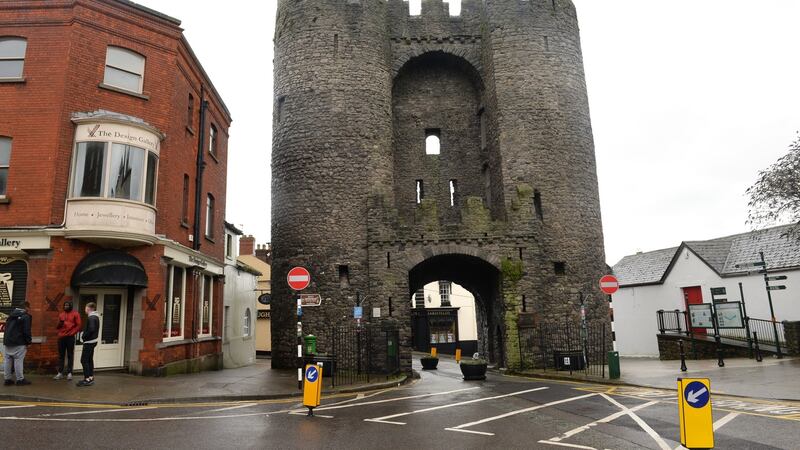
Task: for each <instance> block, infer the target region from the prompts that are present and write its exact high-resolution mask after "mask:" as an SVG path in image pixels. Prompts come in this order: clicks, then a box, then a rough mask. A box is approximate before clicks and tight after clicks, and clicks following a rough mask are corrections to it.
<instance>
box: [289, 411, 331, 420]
mask: <svg viewBox="0 0 800 450" xmlns="http://www.w3.org/2000/svg"><path fill="white" fill-rule="evenodd" d="M289 415H290V416H306V417H308V413H307V412H299V411H289ZM311 417H321V418H323V419H333V416H326V415H324V414H314V415H313V416H311Z"/></svg>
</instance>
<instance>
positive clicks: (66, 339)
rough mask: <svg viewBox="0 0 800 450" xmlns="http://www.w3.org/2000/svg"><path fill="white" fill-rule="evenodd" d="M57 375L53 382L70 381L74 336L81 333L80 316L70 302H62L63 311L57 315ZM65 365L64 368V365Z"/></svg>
mask: <svg viewBox="0 0 800 450" xmlns="http://www.w3.org/2000/svg"><path fill="white" fill-rule="evenodd" d="M56 328H57V329H58V375H56V376H55V377H53V379H54V380H60V379H62V378H64V372H66V374H67V380H71V379H72V367H73V366H74V364H75V363H74V358H75V335H76V334H78V332H79V331H81V315H80V314H78V311H74V310H73V309H72V302H70V301H67V302H64V311H63V312H61V313H59V315H58V326H57V327H56ZM65 363H66V368H65V367H64V364H65Z"/></svg>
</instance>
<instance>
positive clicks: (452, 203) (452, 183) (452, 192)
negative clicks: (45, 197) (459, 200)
mask: <svg viewBox="0 0 800 450" xmlns="http://www.w3.org/2000/svg"><path fill="white" fill-rule="evenodd" d="M457 185H458V183H457V181H456V180H450V206H455V205H456V189H457Z"/></svg>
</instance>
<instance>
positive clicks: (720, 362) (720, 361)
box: [714, 333, 725, 367]
mask: <svg viewBox="0 0 800 450" xmlns="http://www.w3.org/2000/svg"><path fill="white" fill-rule="evenodd" d="M714 340H715V341H716V342H717V365H718V366H720V367H725V361H724V360H723V358H722V354H723V352H722V342H721V341H720V338H719V333H717V334H716V335H715V336H714Z"/></svg>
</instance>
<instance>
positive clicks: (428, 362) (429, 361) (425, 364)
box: [419, 356, 439, 370]
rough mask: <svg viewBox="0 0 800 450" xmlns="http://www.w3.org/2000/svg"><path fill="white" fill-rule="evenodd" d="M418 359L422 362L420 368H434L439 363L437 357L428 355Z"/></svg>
mask: <svg viewBox="0 0 800 450" xmlns="http://www.w3.org/2000/svg"><path fill="white" fill-rule="evenodd" d="M419 361H420V362H421V363H422V370H436V366H437V365H439V358H432V357H430V356H427V357H424V358H420V360H419Z"/></svg>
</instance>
